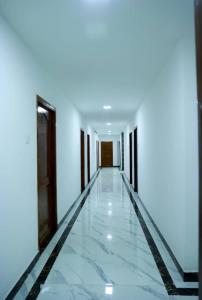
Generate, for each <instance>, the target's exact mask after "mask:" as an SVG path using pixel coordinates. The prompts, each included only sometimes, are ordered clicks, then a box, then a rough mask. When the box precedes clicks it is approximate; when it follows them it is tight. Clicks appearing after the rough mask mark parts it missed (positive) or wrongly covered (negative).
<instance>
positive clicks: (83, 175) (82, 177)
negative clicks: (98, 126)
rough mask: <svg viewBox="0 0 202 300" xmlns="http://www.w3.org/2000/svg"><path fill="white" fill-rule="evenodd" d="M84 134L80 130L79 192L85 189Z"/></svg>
mask: <svg viewBox="0 0 202 300" xmlns="http://www.w3.org/2000/svg"><path fill="white" fill-rule="evenodd" d="M84 139H85V135H84V132H83V130H81V192H83V191H84V189H85V140H84Z"/></svg>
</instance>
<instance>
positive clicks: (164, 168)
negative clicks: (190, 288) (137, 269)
mask: <svg viewBox="0 0 202 300" xmlns="http://www.w3.org/2000/svg"><path fill="white" fill-rule="evenodd" d="M193 36H194V34H193ZM196 99H197V96H196V70H195V47H194V37H191V38H189V39H188V38H187V39H184V40H182V41H179V42H178V43H177V45H176V46H175V48H174V50H173V53H172V54H171V56H170V58H169V59H168V61H167V62H166V65H165V66H164V68H163V69H162V71H161V72H160V73H159V74H158V77H157V78H156V79H155V81H154V83H153V85H152V88H151V89H150V91H149V92H148V94H147V97H146V99H145V101H144V103H143V104H142V106H141V107H140V108H139V110H138V111H137V113H136V115H135V118H134V121H133V122H132V124H129V125H128V126H127V128H126V130H125V138H126V139H125V148H126V151H125V172H126V174H127V176H129V166H128V165H129V157H128V134H129V132H130V131H131V130H133V129H134V127H136V126H137V127H138V176H139V196H140V198H141V199H142V201H143V202H144V204H145V205H146V207H147V209H148V210H149V212H150V214H151V215H152V217H153V219H154V220H155V222H156V224H157V226H158V227H159V228H160V230H161V232H162V234H163V235H164V237H165V239H166V240H167V242H168V244H169V246H170V247H171V249H172V250H173V252H174V254H175V256H176V257H177V259H178V261H179V262H180V264H181V266H182V268H183V270H184V271H187V272H188V271H190V272H191V271H197V270H198V149H197V147H198V140H197V104H196Z"/></svg>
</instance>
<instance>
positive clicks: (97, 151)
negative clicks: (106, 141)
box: [96, 141, 100, 170]
mask: <svg viewBox="0 0 202 300" xmlns="http://www.w3.org/2000/svg"><path fill="white" fill-rule="evenodd" d="M96 145H97V150H96V153H97V170H98V169H99V155H100V154H99V153H100V151H99V147H100V145H99V141H97V143H96Z"/></svg>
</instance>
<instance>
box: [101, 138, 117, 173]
mask: <svg viewBox="0 0 202 300" xmlns="http://www.w3.org/2000/svg"><path fill="white" fill-rule="evenodd" d="M105 143H110V144H111V145H112V155H111V157H112V164H111V166H103V164H102V161H103V160H102V158H103V153H102V152H103V151H102V145H103V144H105ZM113 147H114V145H113V141H100V148H101V167H102V168H112V167H113V159H114V157H113Z"/></svg>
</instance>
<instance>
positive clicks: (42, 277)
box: [26, 170, 100, 300]
mask: <svg viewBox="0 0 202 300" xmlns="http://www.w3.org/2000/svg"><path fill="white" fill-rule="evenodd" d="M99 173H100V170H99V171H98V173H97V175H96V176H95V178H94V179H93V181H92V183H91V185H90V186H89V187H88V188H87V192H86V194H85V195H84V196H83V198H82V200H81V202H80V204H79V206H78V207H77V209H76V211H75V213H74V214H73V216H72V218H71V220H70V221H69V223H68V224H67V226H66V228H65V230H64V232H63V233H62V235H61V237H60V238H59V240H58V242H57V244H56V246H55V247H54V249H53V251H52V252H51V254H50V256H49V258H48V260H47V262H46V263H45V265H44V267H43V269H42V271H41V273H40V274H39V276H38V277H37V279H36V281H35V283H34V285H33V286H32V288H31V290H30V292H29V294H28V295H27V297H26V300H35V299H36V298H37V296H38V295H39V293H40V290H41V285H43V284H44V283H45V281H46V279H47V277H48V275H49V273H50V271H51V269H52V267H53V264H54V263H55V261H56V259H57V257H58V255H59V253H60V250H61V249H62V247H63V245H64V243H65V241H66V239H67V237H68V235H69V233H70V231H71V229H72V227H73V225H74V223H75V221H76V219H77V218H78V215H79V213H80V212H81V209H82V207H83V206H84V204H85V202H86V199H87V198H88V196H89V194H90V192H91V190H92V187H93V185H94V183H95V181H96V179H97V177H98V176H99Z"/></svg>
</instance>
